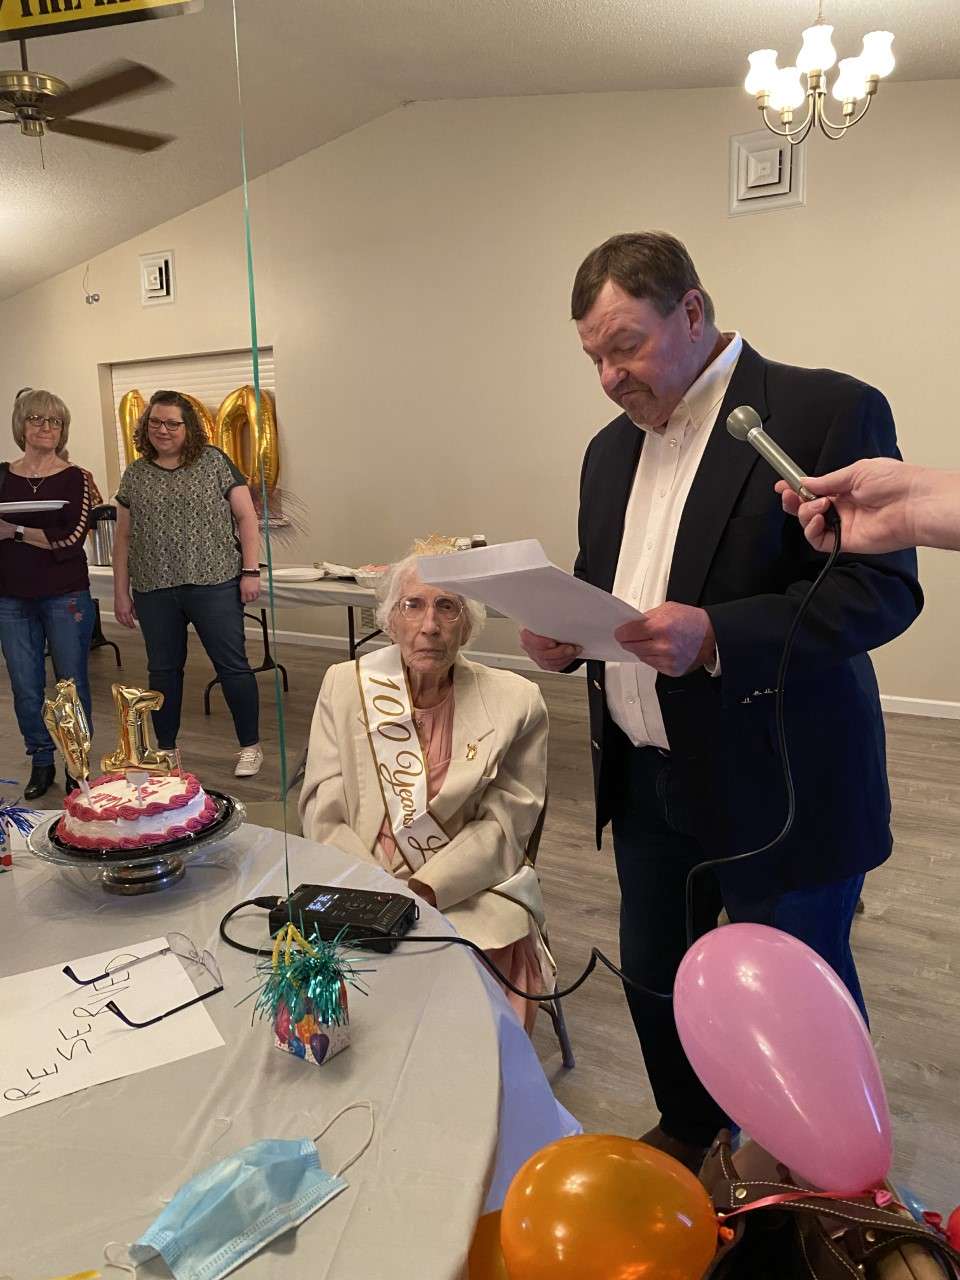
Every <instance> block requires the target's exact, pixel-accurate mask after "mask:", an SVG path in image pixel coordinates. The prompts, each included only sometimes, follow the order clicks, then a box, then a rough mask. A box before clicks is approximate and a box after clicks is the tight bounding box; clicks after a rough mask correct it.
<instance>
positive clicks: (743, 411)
mask: <svg viewBox="0 0 960 1280" xmlns="http://www.w3.org/2000/svg"><path fill="white" fill-rule="evenodd" d="M727 430H728V431H729V432H730V434H731V435H732V436H734V437H735V438H736V439H737V440H745V441H746V442H747V444H749V445H753V447H754V449H756V451H757V453H759V455H760V457H761V458H763V459H764V461H765V462H768V463H769V464H770V466H771V467H773V469H774V471H775V472H776V473H777V475H778V476H780V478H781V479H782V480H786V482H787V484H788V485H789V486H790V488H791V489H792V490H793V491H794V493H798V494H799V495H800V497H801V498H802V499H803V500H804V502H811V501H812V500H813V499H814V498H815V497H816V496H817V495H816V494H815V493H811V492H810V490H809V489H808V488H807V486H806V485H805V484H804V483H803V474H804V473H803V472H802V471H801V470H800V468H799V467H798V466H797V464H796V463H795V462H794V460H793V459H792V458H791V457H790V455H789V454H787V453H784V451H783V450H782V449H781V448H780V446H779V445H778V444H777V442H776V440H773V439H771V437H770V436H768V435H767V433H766V432H765V431H764V429H763V426H762V424H761V422H760V415H759V413H757V411H756V409H753V408H751V407H750V405H748V404H742V405H741V406H740V408H739V409H734V411H733V413H731V414H730V415H729V417H728V418H727Z"/></svg>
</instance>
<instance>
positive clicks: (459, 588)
mask: <svg viewBox="0 0 960 1280" xmlns="http://www.w3.org/2000/svg"><path fill="white" fill-rule="evenodd" d="M418 564H419V567H420V576H421V577H422V578H423V581H424V582H428V583H430V584H431V586H436V587H446V588H447V589H448V590H450V591H456V592H457V594H458V595H462V596H469V597H470V598H471V599H473V600H482V601H483V603H484V604H487V605H490V606H491V607H492V608H494V609H497V610H499V612H500V613H503V614H506V616H507V617H508V618H512V619H513V620H514V621H515V622H518V623H519V624H520V625H521V626H523V627H527V628H528V629H529V630H530V631H535V632H536V633H537V635H541V636H550V638H551V639H553V640H560V641H562V642H564V643H566V644H578V645H580V648H581V649H582V651H583V652H582V655H581V656H582V657H584V658H602V659H606V660H607V661H613V662H636V661H638V659H637V658H634V656H633V655H632V654H631V653H628V652H627V650H626V649H624V648H623V646H622V645H620V644H618V643H617V641H616V640H615V639H614V636H613V633H614V631H615V630H616V629H617V627H619V626H622V625H623V623H624V622H636V621H638V620H639V619H640V618H642V617H643V614H642V613H638V612H637V610H636V609H634V608H633V607H632V606H631V605H629V604H626V603H625V602H624V601H623V600H618V599H617V598H616V596H612V595H610V594H609V593H608V592H606V591H601V590H600V588H599V587H594V586H592V585H591V584H590V583H589V582H584V581H582V579H580V578H575V577H573V575H572V574H569V573H564V571H563V570H562V569H558V568H557V566H556V565H555V564H551V562H550V561H549V560H548V559H547V556H546V552H545V551H544V549H543V547H542V546H541V545H540V543H539V542H538V541H537V540H536V538H526V539H524V540H523V541H521V542H502V543H500V544H498V545H497V546H493V547H476V548H475V549H474V550H472V551H454V552H451V553H450V554H449V555H445V556H420V557H419V559H418Z"/></svg>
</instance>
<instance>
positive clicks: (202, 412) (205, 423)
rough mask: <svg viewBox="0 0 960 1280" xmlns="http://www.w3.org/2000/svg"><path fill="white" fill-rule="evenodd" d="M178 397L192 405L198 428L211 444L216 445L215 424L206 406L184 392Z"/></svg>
mask: <svg viewBox="0 0 960 1280" xmlns="http://www.w3.org/2000/svg"><path fill="white" fill-rule="evenodd" d="M180 395H182V396H183V398H184V400H189V402H190V403H191V404H192V405H193V409H194V412H195V413H196V415H197V420H198V421H199V423H200V426H201V427H202V428H203V433H204V435H205V436H206V437H207V439H208V440H209V441H210V443H211V444H216V443H217V424H216V423H215V422H214V420H213V414H212V413H211V412H210V410H209V409H208V408H207V406H206V405H205V404H203V403H202V401H200V400H198V399H197V398H196V396H191V395H188V394H187V393H186V391H181V392H180Z"/></svg>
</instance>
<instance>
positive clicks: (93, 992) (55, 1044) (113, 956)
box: [0, 938, 223, 1117]
mask: <svg viewBox="0 0 960 1280" xmlns="http://www.w3.org/2000/svg"><path fill="white" fill-rule="evenodd" d="M166 945H167V943H166V939H165V938H153V939H151V940H150V941H148V942H142V943H135V944H134V945H133V946H132V947H126V948H122V949H120V948H115V949H114V950H112V951H102V952H100V953H99V954H98V955H93V956H85V957H83V958H82V959H80V960H74V959H70V960H69V963H70V964H71V965H72V967H73V969H74V972H75V973H76V974H77V976H78V977H81V978H83V977H87V976H88V975H89V976H90V977H92V976H93V975H94V974H100V973H105V974H107V977H106V978H104V979H102V980H101V981H100V982H97V983H93V984H91V985H90V986H78V985H77V984H76V983H75V982H71V980H70V979H69V978H68V977H67V976H66V975H65V974H64V973H63V965H64V964H66V963H67V962H68V961H67V960H63V961H61V962H60V963H58V964H54V965H50V967H49V968H46V969H34V970H33V971H32V972H30V973H18V974H14V975H13V976H12V977H9V978H0V1117H3V1116H6V1115H12V1114H13V1113H14V1112H16V1111H23V1110H25V1109H26V1108H27V1107H35V1106H38V1105H39V1104H40V1103H41V1102H49V1101H50V1100H51V1099H53V1098H62V1097H63V1096H64V1095H65V1094H68V1093H76V1092H77V1091H78V1090H79V1089H88V1088H89V1087H90V1086H91V1085H95V1084H102V1083H103V1082H104V1081H105V1080H118V1079H119V1078H120V1077H121V1076H129V1075H134V1074H136V1073H137V1072H139V1071H149V1070H150V1068H151V1067H159V1066H162V1065H163V1064H164V1063H167V1062H176V1061H177V1060H178V1059H180V1058H187V1057H190V1056H191V1055H192V1054H195V1053H202V1052H203V1051H204V1050H206V1049H215V1048H217V1047H219V1046H220V1045H222V1044H223V1037H222V1036H221V1035H220V1033H219V1031H217V1028H216V1027H215V1025H214V1023H213V1020H212V1019H211V1017H210V1015H209V1013H208V1012H207V1010H206V1009H205V1007H204V1005H203V1004H197V1005H194V1006H193V1007H192V1008H190V1009H184V1010H183V1011H182V1012H181V1013H178V1014H176V1015H175V1016H174V1017H172V1018H165V1019H164V1020H163V1021H162V1022H158V1023H156V1024H155V1025H154V1026H152V1027H143V1028H140V1029H136V1030H134V1029H132V1028H130V1027H127V1026H125V1025H124V1023H122V1022H121V1021H120V1019H119V1018H117V1017H116V1016H115V1015H114V1014H113V1013H111V1011H110V1010H109V1009H107V1007H106V1005H107V1002H108V1001H109V1000H115V1001H116V1003H117V1005H118V1007H119V1008H121V1009H122V1010H123V1012H124V1013H125V1014H127V1016H128V1017H130V1018H133V1019H135V1020H137V1021H142V1020H145V1019H147V1018H151V1017H153V1016H154V1015H155V1014H157V1013H161V1012H163V1010H165V1009H172V1008H174V1007H175V1006H176V1005H178V1004H181V1003H183V1002H184V1001H186V1000H189V999H190V998H191V997H192V996H193V995H194V994H195V989H194V986H193V983H192V981H191V979H190V976H189V975H188V974H187V972H186V971H185V969H184V968H183V965H182V964H181V962H180V961H179V960H178V959H177V957H176V956H175V955H170V954H169V953H168V954H167V955H163V956H157V958H156V959H154V960H150V961H148V962H147V963H146V964H139V965H136V966H135V967H134V968H132V969H128V968H126V967H125V966H126V965H129V964H130V961H131V960H134V959H136V958H137V957H139V956H145V955H149V954H150V953H152V952H155V951H159V950H160V949H161V948H162V947H165V946H166Z"/></svg>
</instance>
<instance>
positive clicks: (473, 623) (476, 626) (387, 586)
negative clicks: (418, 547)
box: [376, 556, 487, 644]
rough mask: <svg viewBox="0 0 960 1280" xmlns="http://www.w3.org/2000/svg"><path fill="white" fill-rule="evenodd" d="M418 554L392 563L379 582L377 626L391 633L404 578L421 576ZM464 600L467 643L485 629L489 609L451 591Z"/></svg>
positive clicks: (464, 623)
mask: <svg viewBox="0 0 960 1280" xmlns="http://www.w3.org/2000/svg"><path fill="white" fill-rule="evenodd" d="M417 559H418V557H417V556H404V558H403V559H402V560H398V561H397V562H396V564H392V565H391V566H390V568H389V569H387V571H386V573H384V574H383V576H382V577H381V579H380V581H379V582H378V583H377V614H376V618H377V626H378V627H379V628H380V630H381V631H384V632H386V633H387V635H389V634H390V615H391V613H393V611H394V609H395V608H396V606H397V604H398V603H399V601H400V593H401V590H402V588H403V583H404V579H406V578H408V577H409V576H410V575H411V574H413V575H414V577H417V578H419V577H420V570H419V567H418V565H417ZM450 594H451V595H453V596H456V598H457V599H458V600H462V601H463V635H462V636H461V639H460V643H461V644H466V643H467V641H468V640H471V639H473V637H474V636H476V635H478V634H479V633H480V631H481V630H482V629H483V624H484V623H485V622H486V620H487V611H486V609H485V608H484V606H483V605H482V604H481V603H480V601H479V600H468V599H467V597H466V596H461V595H457V593H456V592H451V593H450Z"/></svg>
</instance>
